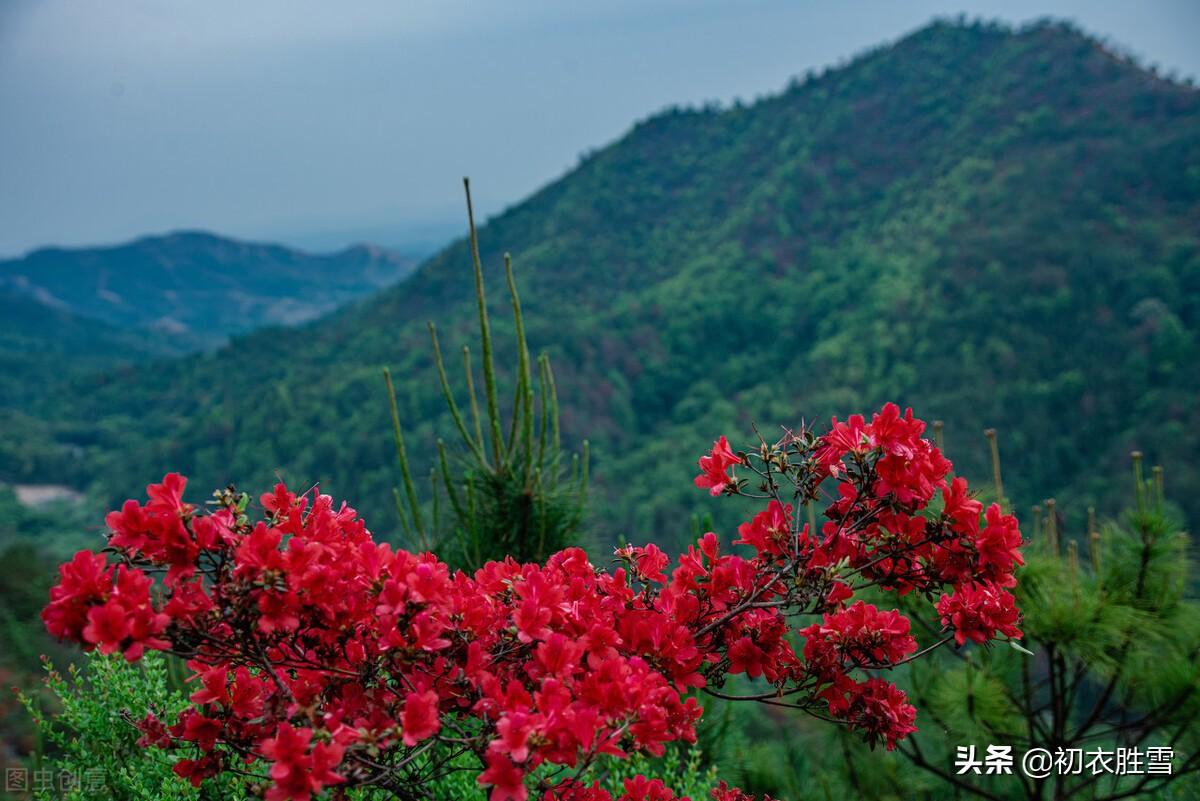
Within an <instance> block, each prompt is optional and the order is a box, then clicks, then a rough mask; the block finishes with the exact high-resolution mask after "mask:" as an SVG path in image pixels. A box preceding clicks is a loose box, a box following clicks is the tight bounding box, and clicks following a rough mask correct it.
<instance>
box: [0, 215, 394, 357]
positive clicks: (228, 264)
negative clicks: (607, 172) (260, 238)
mask: <svg viewBox="0 0 1200 801" xmlns="http://www.w3.org/2000/svg"><path fill="white" fill-rule="evenodd" d="M414 266H415V265H414V263H413V261H412V259H409V258H407V257H405V256H402V255H400V254H398V253H394V252H391V251H388V250H384V249H382V248H374V247H368V246H363V245H360V246H357V247H352V248H347V249H345V250H342V251H339V252H337V253H332V254H328V255H314V254H309V253H303V252H300V251H297V250H292V249H290V248H286V247H281V246H279V245H263V244H255V243H250V242H240V241H237V240H233V239H227V238H224V237H219V236H214V235H213V234H207V233H203V232H194V231H193V232H180V233H174V234H167V235H165V236H152V237H145V238H143V239H139V240H137V241H135V242H130V243H127V244H124V245H118V246H115V247H102V248H71V249H67V248H43V249H41V250H35V251H33V252H32V253H30V254H28V255H27V256H24V257H23V258H20V259H11V260H8V261H0V289H4V290H5V291H6V292H9V293H14V294H20V295H26V296H28V297H30V298H31V299H32V300H34V301H36V302H38V303H40V304H42V305H46V306H49V307H51V308H54V309H57V310H59V311H63V312H68V313H70V314H74V315H77V316H82V317H87V318H94V319H96V320H101V321H103V322H106V323H109V324H110V325H114V326H121V327H125V328H138V329H149V330H152V331H154V332H155V335H154V337H156V338H161V337H162V336H164V335H165V336H170V337H174V338H175V339H176V340H177V341H178V342H179V343H180V344H185V345H192V346H201V347H208V346H213V345H218V344H221V343H223V342H224V341H225V340H226V339H227V338H228V337H229V335H230V334H239V333H245V332H247V331H251V330H253V329H256V328H259V327H261V326H264V325H291V324H294V323H298V322H305V321H308V320H311V319H313V318H314V317H318V316H320V315H322V314H326V313H328V312H330V311H332V310H333V309H335V308H337V307H338V306H339V305H341V304H342V303H345V302H347V301H349V300H353V299H355V298H358V297H361V296H363V295H366V294H369V293H370V292H373V291H375V290H377V289H380V288H382V287H384V286H389V285H391V284H394V283H395V282H397V281H399V280H400V279H401V278H403V277H404V276H405V275H407V274H408V273H409V272H411V271H412V268H413V267H414ZM143 339H145V340H147V341H151V339H152V338H150V337H144V338H143Z"/></svg>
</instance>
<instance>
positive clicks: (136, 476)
mask: <svg viewBox="0 0 1200 801" xmlns="http://www.w3.org/2000/svg"><path fill="white" fill-rule="evenodd" d="M481 241H482V246H483V259H484V262H485V265H486V268H487V269H486V277H487V281H488V282H489V286H490V287H491V290H492V292H491V300H492V302H493V304H494V315H495V316H494V321H495V328H496V329H498V330H497V337H498V345H497V347H498V350H499V352H500V353H501V354H505V353H511V352H512V351H511V342H512V331H511V326H508V327H506V326H505V324H504V322H503V321H504V319H505V318H504V310H505V304H506V303H507V299H506V298H504V297H503V294H502V291H501V290H502V286H503V279H502V275H503V273H502V267H501V264H502V259H501V255H502V252H503V251H505V250H507V251H511V253H512V254H513V258H514V263H515V265H516V271H517V275H518V280H519V282H520V285H521V287H522V302H523V306H524V309H525V317H526V320H527V327H528V333H529V337H530V341H531V344H532V346H533V347H534V348H535V349H543V348H544V349H545V350H547V351H548V352H549V353H550V355H551V358H552V360H553V363H554V365H555V369H556V375H557V379H558V391H559V397H560V399H561V401H562V404H563V425H564V429H565V436H566V438H567V441H568V442H570V441H575V442H578V440H579V439H581V438H582V437H585V436H586V437H589V438H590V439H591V442H592V452H593V454H594V463H593V467H594V475H595V477H596V481H595V483H594V492H595V494H594V496H593V515H594V518H595V523H596V524H597V528H598V530H600V531H601V532H603V534H604V535H605V536H610V537H616V536H623V535H629V536H631V537H633V538H639V539H640V538H654V539H656V540H657V541H664V542H668V543H669V542H678V541H680V539H682V538H683V537H685V536H686V535H687V531H688V528H689V525H688V514H689V512H691V511H693V510H709V509H714V508H717V509H727V507H729V506H730V504H717V505H715V506H714V505H713V504H710V503H709V502H708V501H707V499H706V497H704V496H703V495H702V494H701V493H698V492H697V491H696V490H695V489H694V488H693V487H692V486H691V477H692V475H693V474H694V472H695V467H694V465H695V459H696V457H697V456H698V454H699V453H700V452H702V451H703V450H704V449H705V448H706V447H707V446H708V445H709V444H711V441H712V439H714V438H715V437H716V436H717V435H718V434H721V433H725V434H728V435H730V436H731V438H733V439H735V441H738V442H743V443H745V442H747V441H748V440H749V439H750V437H749V431H750V425H751V423H757V424H758V425H759V426H760V428H761V429H762V430H763V432H764V434H765V435H767V436H770V435H771V433H772V432H774V431H776V430H777V429H775V428H774V427H773V426H775V425H779V424H783V425H789V426H796V425H799V424H800V423H801V421H803V420H807V421H814V420H816V421H822V422H823V421H825V420H827V418H828V417H829V416H830V415H834V414H836V415H839V416H844V415H846V414H849V413H853V412H857V411H869V410H870V409H872V408H874V407H876V406H877V405H878V404H880V403H881V402H883V401H885V400H889V399H890V400H896V401H898V402H899V403H901V404H909V405H912V406H913V407H914V408H915V409H916V411H917V412H918V414H920V415H922V416H924V417H926V418H927V419H934V418H941V419H944V420H946V421H947V426H946V446H947V450H948V452H949V454H950V455H951V456H952V457H953V458H954V459H955V460H956V464H957V465H958V468H959V470H960V472H964V473H966V474H968V475H972V476H976V477H983V476H986V475H987V474H988V473H987V467H986V464H987V463H986V453H985V448H984V447H983V446H984V441H983V438H982V434H981V432H982V430H983V429H984V428H985V427H995V428H997V429H998V430H999V432H1000V443H1001V450H1002V452H1003V456H1004V467H1005V481H1006V490H1007V494H1008V495H1009V496H1010V497H1011V498H1013V499H1014V501H1015V502H1016V503H1017V504H1018V508H1019V509H1028V508H1029V506H1030V505H1031V504H1033V503H1036V502H1038V501H1040V500H1041V499H1042V498H1044V497H1046V496H1047V495H1048V494H1050V493H1053V494H1055V495H1056V496H1057V499H1058V507H1059V508H1060V509H1062V510H1064V511H1065V512H1066V514H1067V515H1068V518H1069V519H1078V518H1079V517H1081V516H1082V514H1083V510H1084V509H1085V508H1086V506H1087V505H1089V504H1093V503H1097V504H1099V505H1101V508H1102V509H1103V508H1105V505H1106V504H1108V503H1110V502H1111V503H1114V504H1115V503H1120V502H1121V500H1122V499H1123V496H1122V497H1121V498H1117V497H1115V496H1114V493H1111V492H1109V493H1107V495H1106V494H1105V490H1106V489H1108V488H1109V487H1111V486H1112V484H1111V483H1110V482H1113V481H1120V479H1121V478H1122V477H1123V476H1124V475H1125V465H1126V464H1127V458H1128V452H1129V450H1130V449H1131V448H1133V447H1135V446H1136V447H1140V448H1141V449H1142V450H1144V451H1146V452H1147V457H1148V459H1149V460H1151V461H1152V462H1160V463H1162V464H1163V465H1164V466H1165V467H1166V476H1167V479H1166V480H1167V483H1168V486H1169V487H1170V489H1171V491H1170V496H1171V497H1174V498H1183V499H1185V504H1186V511H1187V512H1188V513H1189V514H1190V515H1191V516H1192V517H1193V519H1196V518H1197V517H1200V500H1198V499H1200V470H1198V469H1197V467H1196V466H1195V460H1193V459H1191V458H1190V457H1191V454H1192V453H1194V452H1196V451H1197V450H1198V449H1200V370H1198V369H1197V368H1196V363H1197V361H1196V360H1197V357H1198V356H1200V350H1198V340H1197V324H1198V323H1200V93H1198V92H1197V91H1196V90H1195V89H1194V88H1192V87H1191V86H1185V85H1181V84H1178V83H1174V82H1171V81H1168V80H1164V79H1162V78H1160V77H1157V76H1156V75H1155V74H1154V73H1152V72H1149V71H1147V70H1144V69H1142V68H1140V67H1139V66H1138V65H1136V64H1135V63H1132V62H1130V61H1129V60H1127V59H1125V58H1123V57H1120V56H1117V55H1114V54H1113V53H1111V52H1109V51H1108V50H1106V49H1105V48H1104V47H1103V46H1101V45H1100V44H1099V43H1097V42H1096V41H1095V40H1093V39H1091V38H1088V37H1087V36H1085V35H1083V34H1082V33H1080V32H1078V31H1077V30H1075V29H1073V28H1070V27H1068V26H1064V25H1061V24H1039V25H1036V26H1031V27H1027V28H1023V29H1020V30H1011V29H1007V28H1004V27H1001V26H997V25H988V24H973V25H961V24H952V23H936V24H933V25H931V26H929V27H926V28H924V29H922V30H920V31H918V32H916V33H914V34H912V35H910V36H908V37H907V38H905V39H903V40H901V41H899V42H897V43H895V44H893V45H890V46H887V47H883V48H880V49H877V50H875V51H873V52H870V53H867V54H865V55H863V56H861V57H859V58H857V59H855V60H854V61H852V62H851V63H849V64H848V65H846V66H844V67H841V68H838V69H834V70H829V71H826V72H824V73H822V74H819V75H812V76H809V77H807V78H806V79H804V80H802V81H796V82H794V83H793V84H792V85H791V86H789V87H788V88H787V89H786V91H784V92H782V93H780V94H778V95H776V96H774V97H770V98H768V99H765V100H762V101H760V102H757V103H754V104H753V105H740V104H739V105H735V106H733V107H730V108H725V109H715V108H705V109H702V110H684V109H675V110H670V111H667V112H665V113H663V114H659V115H657V116H655V117H653V118H651V119H648V120H646V121H644V122H642V123H640V124H638V125H636V126H635V127H634V128H633V129H632V130H631V131H630V132H629V133H628V134H627V135H626V136H625V137H623V138H622V139H621V140H619V141H617V142H615V143H613V144H611V145H609V146H608V147H605V148H603V149H601V150H599V151H597V152H595V153H594V154H592V155H590V156H588V157H587V158H585V159H584V160H583V161H582V162H581V163H580V164H579V165H578V167H577V168H575V169H574V170H572V171H571V172H570V173H569V174H567V175H565V176H564V177H563V178H561V179H560V180H558V181H555V182H554V183H552V184H550V185H549V186H547V187H546V188H544V189H543V190H541V191H540V192H538V193H536V194H535V195H533V196H532V197H530V198H528V199H527V200H525V201H524V202H522V203H520V204H518V205H516V206H514V207H512V208H510V209H508V210H507V211H505V212H504V213H502V214H500V215H498V216H497V217H496V218H494V219H492V220H490V221H489V222H488V223H487V225H486V226H485V227H484V228H483V229H482V231H481ZM295 289H296V290H297V291H299V292H301V293H303V295H302V296H303V297H304V298H321V297H323V296H324V294H325V289H324V288H323V287H322V286H321V284H320V283H319V282H314V281H308V282H301V283H298V284H297V285H296V286H295ZM472 303H473V284H472V279H471V274H470V269H469V261H468V253H467V248H466V245H465V243H464V242H461V241H460V242H458V243H456V244H454V245H452V246H450V247H449V248H447V249H446V250H445V251H443V252H442V253H441V254H439V255H437V256H436V257H434V258H432V259H431V260H429V261H427V262H426V263H425V264H423V265H422V266H421V268H420V269H419V270H418V272H417V273H416V274H415V275H414V276H413V277H412V278H411V279H410V280H409V281H407V282H406V283H405V285H404V287H403V289H402V290H400V289H393V290H388V291H385V292H382V293H380V294H378V295H376V296H374V297H373V298H371V299H370V300H367V301H364V302H361V303H358V304H355V305H352V306H350V307H346V308H343V309H341V310H339V311H337V312H334V313H333V314H332V315H330V316H328V317H325V318H323V319H320V320H318V321H316V322H313V323H310V324H308V325H305V326H302V327H299V328H293V329H287V330H282V329H281V330H270V331H266V332H261V333H256V334H253V335H250V336H246V337H242V338H238V339H235V340H234V342H233V343H232V344H231V345H230V346H229V347H227V348H225V349H223V350H221V351H219V352H216V353H212V354H207V355H201V356H197V357H192V358H188V359H184V360H177V361H171V362H167V363H162V364H158V365H156V366H155V367H154V368H153V369H149V370H141V371H127V372H122V373H109V374H97V375H92V376H89V377H88V378H87V379H85V380H81V381H79V382H77V383H76V384H75V385H74V386H73V388H72V391H71V392H70V393H66V394H63V395H60V396H58V397H56V398H54V399H52V400H51V401H50V402H48V403H47V404H46V408H47V413H46V415H45V418H44V419H45V423H44V428H43V429H41V430H40V435H39V437H38V438H37V442H38V443H39V444H38V446H37V447H39V448H43V449H46V448H50V447H51V446H49V445H47V441H48V440H53V442H54V443H56V444H55V445H54V446H53V447H54V448H57V450H53V449H52V450H49V451H42V452H41V453H42V457H43V458H42V459H41V462H40V463H39V466H38V467H36V468H34V467H25V468H23V469H24V471H25V475H24V476H23V477H24V478H39V479H43V480H49V479H57V478H58V477H59V476H58V475H35V473H36V471H38V470H41V471H50V472H53V470H55V469H57V468H55V467H54V465H53V464H51V463H52V462H53V461H54V459H53V458H51V457H52V456H53V455H54V454H68V453H69V454H74V455H75V456H73V457H71V458H73V459H75V461H73V462H69V463H68V462H65V461H64V462H63V463H62V464H63V465H64V467H63V470H64V471H65V472H66V473H69V474H71V475H74V476H77V477H81V479H82V482H83V484H84V486H85V487H86V488H87V489H90V490H92V491H93V492H94V493H96V494H97V495H98V496H100V497H102V498H103V499H104V500H106V501H107V502H114V501H118V500H119V499H120V498H122V497H124V496H125V495H126V494H128V493H137V492H140V487H141V486H142V485H144V484H145V483H146V482H147V481H148V480H150V479H156V478H157V477H158V476H161V475H162V473H163V472H164V471H166V470H168V469H175V470H181V471H183V472H185V473H187V474H188V475H190V476H192V477H193V478H194V481H195V482H196V484H195V486H196V487H197V493H198V495H199V494H203V493H204V492H206V491H207V488H210V487H214V486H218V485H223V484H224V483H225V482H227V481H236V482H238V483H239V485H245V486H247V487H255V488H257V487H263V486H264V485H266V484H268V483H270V482H271V481H272V480H273V476H274V474H275V471H276V470H279V472H280V473H281V474H283V475H286V476H287V477H288V478H289V479H290V480H293V481H294V482H295V483H296V484H300V483H305V484H307V483H308V482H311V481H321V482H323V485H324V486H325V487H326V488H327V489H328V490H329V491H330V492H332V493H334V494H335V495H340V496H344V497H347V498H348V499H350V500H351V502H353V503H354V504H355V505H356V506H357V507H358V508H360V509H361V510H362V511H364V512H365V513H366V514H367V515H368V520H369V521H370V522H372V525H373V528H375V529H376V530H377V531H379V532H380V533H384V534H386V533H389V532H391V531H392V530H394V528H395V526H396V522H395V518H394V516H393V513H392V512H391V511H390V504H391V502H390V487H391V486H392V485H393V483H394V481H395V476H394V470H393V461H392V459H393V456H392V449H391V443H390V436H389V433H388V421H387V415H386V411H385V403H384V396H383V384H382V381H381V379H380V374H379V369H380V367H381V366H382V365H384V364H388V365H391V367H392V369H393V372H394V373H395V374H397V375H398V376H399V378H400V386H399V396H400V397H399V400H400V409H401V414H402V417H403V419H404V422H405V424H406V426H407V427H408V428H409V430H410V434H409V437H410V439H411V442H410V445H409V450H410V454H414V460H416V461H418V462H423V463H424V464H426V465H430V466H431V465H432V462H433V460H432V458H431V453H432V452H433V446H434V437H435V436H436V435H437V434H443V435H446V436H447V437H448V438H449V437H450V436H452V434H453V429H452V428H451V426H450V424H449V421H448V420H446V419H445V417H444V416H443V415H442V408H443V405H442V400H441V399H440V397H439V392H438V389H437V381H436V376H435V374H434V372H433V370H432V365H431V358H430V350H429V347H428V334H427V332H426V330H425V321H426V320H429V319H432V320H435V321H437V323H438V325H439V331H440V333H441V338H442V345H443V348H444V350H445V351H446V352H447V353H449V354H453V353H454V352H455V350H456V349H457V347H458V346H459V345H461V344H464V343H467V342H470V341H472V340H471V335H472V330H473V325H474V322H473V314H474V312H473V309H472ZM476 363H478V360H476ZM476 381H477V383H478V377H477V379H476ZM457 386H458V387H459V388H460V389H461V381H460V382H459V383H458V385H457ZM504 386H505V387H509V386H511V384H510V382H508V381H505V382H504ZM460 399H461V396H460ZM85 421H86V422H85ZM19 451H20V448H19V446H17V445H14V446H13V450H12V451H11V452H4V453H0V479H3V478H10V479H11V478H12V477H13V476H11V474H12V473H14V472H16V471H17V470H18V467H17V466H18V465H29V464H32V463H33V460H28V459H26V460H24V461H22V460H21V459H20V458H18V457H19V456H20V452H19ZM47 453H48V454H50V455H46V454H47ZM65 458H66V457H64V459H65ZM80 464H82V465H86V469H81V468H79V467H78V465H80ZM71 465H74V466H75V468H74V472H73V473H71V472H70V471H69V470H68V469H67V468H68V467H70V466H71ZM6 474H9V475H6ZM1122 486H1123V485H1122Z"/></svg>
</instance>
